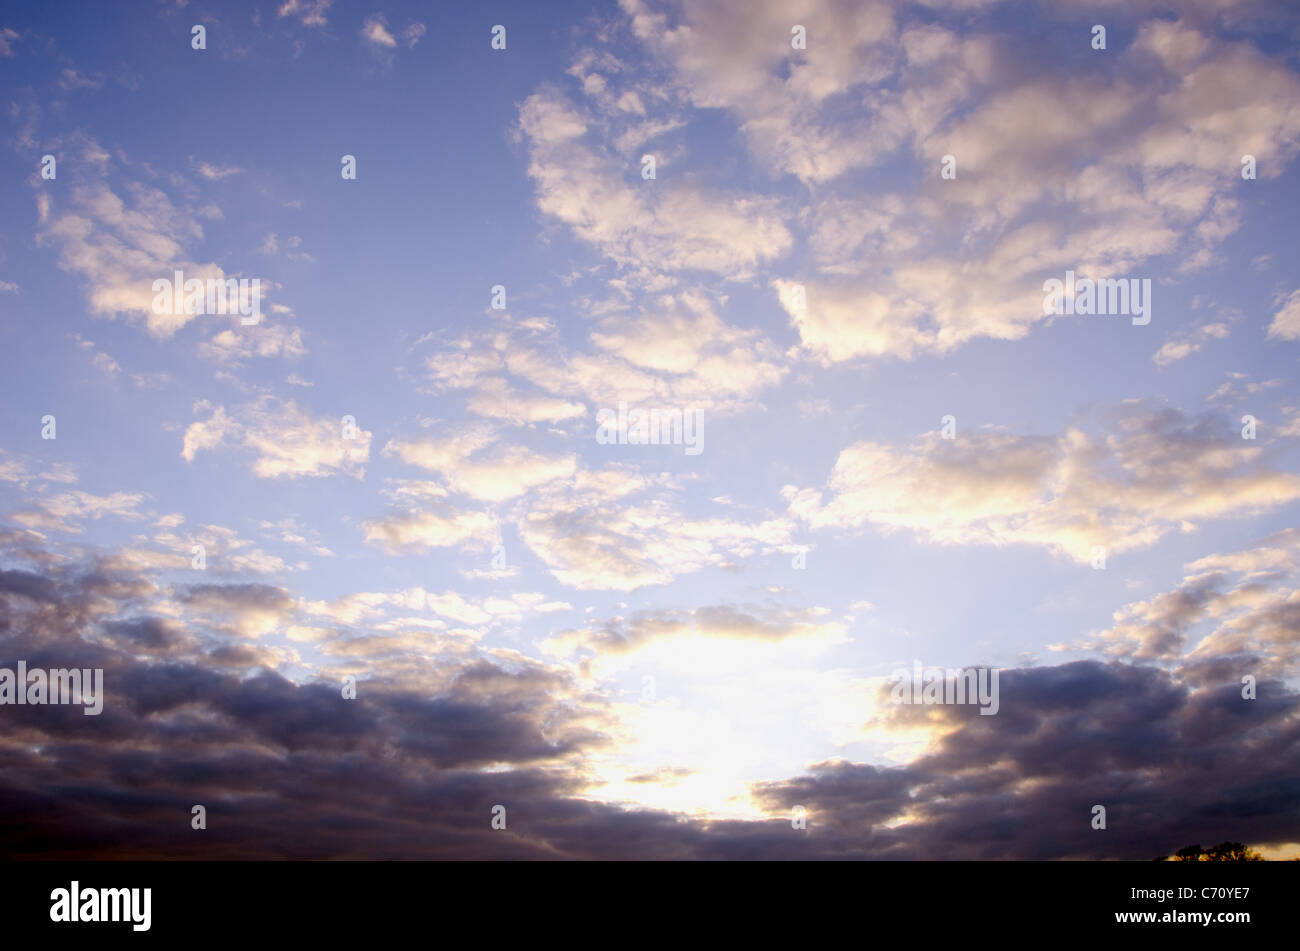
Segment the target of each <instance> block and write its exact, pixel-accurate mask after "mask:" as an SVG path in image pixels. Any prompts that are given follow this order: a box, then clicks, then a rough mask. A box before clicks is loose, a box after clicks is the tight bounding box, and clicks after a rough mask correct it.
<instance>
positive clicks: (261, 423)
mask: <svg viewBox="0 0 1300 951" xmlns="http://www.w3.org/2000/svg"><path fill="white" fill-rule="evenodd" d="M203 411H208V417H207V419H200V420H195V421H194V422H193V423H191V424H190V425H189V426H188V427H187V428H186V430H185V435H184V439H183V444H182V448H181V458H183V459H184V460H185V461H186V462H193V461H194V457H195V456H196V455H197V454H198V453H199V452H201V451H205V450H214V449H217V448H220V447H225V446H231V445H234V446H238V447H242V448H244V449H249V450H252V451H253V453H254V454H255V455H256V459H255V460H254V462H253V472H254V474H256V475H257V476H259V477H261V478H264V479H275V478H279V477H281V476H286V477H288V478H298V477H301V476H309V477H320V476H327V475H333V474H336V473H340V474H345V475H350V476H352V477H354V478H356V479H361V478H363V477H364V476H365V471H366V470H365V466H366V462H367V461H368V460H369V459H370V439H371V436H372V434H371V433H370V432H369V431H367V430H365V429H362V428H360V427H356V428H355V431H354V432H353V435H352V438H348V437H347V436H345V430H346V429H347V427H346V426H345V425H344V424H343V423H342V422H341V421H340V420H336V419H333V418H325V417H313V416H311V415H310V413H308V412H307V411H306V410H304V409H302V408H300V407H299V406H298V404H297V403H295V402H294V401H293V400H289V401H286V402H281V401H278V400H275V399H274V398H272V397H269V396H268V397H263V398H261V399H259V400H257V401H255V402H253V403H247V404H244V405H243V406H240V407H237V408H236V409H235V410H234V411H233V415H231V414H227V413H226V410H225V407H223V406H215V407H213V406H211V405H209V404H207V403H203V402H201V403H199V404H197V405H196V407H195V412H203Z"/></svg>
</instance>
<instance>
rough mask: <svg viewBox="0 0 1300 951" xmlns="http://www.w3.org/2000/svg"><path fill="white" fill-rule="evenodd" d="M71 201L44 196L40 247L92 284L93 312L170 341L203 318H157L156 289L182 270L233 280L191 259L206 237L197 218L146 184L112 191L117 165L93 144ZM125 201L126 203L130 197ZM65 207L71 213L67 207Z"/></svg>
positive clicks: (76, 175)
mask: <svg viewBox="0 0 1300 951" xmlns="http://www.w3.org/2000/svg"><path fill="white" fill-rule="evenodd" d="M69 164H70V167H71V169H72V171H71V174H70V176H69V178H70V180H71V181H70V183H69V185H68V187H67V190H66V192H65V191H64V190H63V189H60V191H59V194H60V195H61V196H62V195H65V194H66V196H67V197H66V198H64V197H60V198H58V199H57V201H58V202H59V204H58V205H57V206H56V204H55V201H56V199H52V198H51V197H50V195H49V193H45V192H42V193H41V194H39V195H38V196H37V211H38V227H37V232H36V240H37V244H38V245H41V246H47V245H54V246H56V247H57V248H58V249H59V258H58V263H59V267H60V268H62V269H63V270H65V271H68V272H69V273H72V274H75V275H77V276H79V277H80V278H82V280H83V281H85V282H86V284H87V294H88V298H89V300H88V303H89V307H90V312H91V313H92V314H95V315H100V316H117V315H125V316H127V317H128V318H131V319H133V320H137V321H139V320H141V319H142V320H143V323H144V326H145V328H146V329H147V330H148V332H149V333H150V334H152V335H153V336H155V337H160V338H167V337H170V336H172V335H173V334H175V333H176V331H178V330H179V329H181V328H182V327H184V326H185V325H186V324H188V323H189V322H190V321H192V320H195V319H197V318H196V315H193V314H185V313H179V314H176V313H172V311H171V308H168V309H167V310H166V311H165V312H164V313H155V311H154V308H153V302H154V297H155V293H154V291H153V287H152V285H153V282H154V281H155V280H158V279H161V278H166V279H167V280H172V276H173V273H174V271H176V270H181V271H183V272H184V273H185V277H186V278H187V279H190V278H197V279H199V280H210V279H223V278H225V277H227V274H226V272H225V271H223V270H222V269H221V268H220V267H218V266H217V265H216V264H200V263H196V262H194V261H191V260H189V259H188V258H187V256H186V251H185V246H186V244H188V243H191V242H196V241H197V240H198V239H200V238H201V237H202V236H203V229H202V226H201V225H200V224H199V221H198V217H199V216H198V215H197V214H196V213H195V212H193V211H191V210H189V209H188V208H185V207H178V206H177V205H176V204H174V203H173V202H172V199H171V198H170V197H168V195H167V194H166V193H164V192H163V191H162V190H161V189H159V188H156V187H154V186H152V185H147V184H144V183H142V182H139V181H125V182H123V184H121V185H120V186H114V185H111V184H110V178H111V177H113V173H114V160H113V159H112V158H110V157H109V155H108V154H107V153H106V152H104V151H103V150H102V149H101V148H100V147H99V145H98V144H97V143H96V142H95V141H94V140H92V139H84V140H81V142H80V155H79V157H78V160H77V161H76V162H74V163H69ZM122 195H125V196H126V197H125V198H123V197H122ZM65 206H66V207H65Z"/></svg>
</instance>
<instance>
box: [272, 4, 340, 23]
mask: <svg viewBox="0 0 1300 951" xmlns="http://www.w3.org/2000/svg"><path fill="white" fill-rule="evenodd" d="M333 3H334V0H284V3H282V4H280V9H279V10H278V11H277V13H276V16H277V17H278V18H280V19H283V18H284V17H293V18H294V19H296V20H297V21H298V22H299V23H301V24H302V25H303V26H317V27H319V26H324V25H325V24H326V23H327V22H329V21H328V20H327V19H326V18H325V14H326V13H327V12H328V11H329V8H330V6H331V5H333Z"/></svg>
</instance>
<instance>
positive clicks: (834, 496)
mask: <svg viewBox="0 0 1300 951" xmlns="http://www.w3.org/2000/svg"><path fill="white" fill-rule="evenodd" d="M784 494H785V496H786V498H787V499H788V500H789V502H790V509H791V512H792V513H793V514H795V515H797V516H799V517H800V518H802V519H804V520H806V521H807V522H808V524H809V525H810V526H811V527H813V528H816V529H825V528H832V527H835V528H853V527H858V526H862V525H868V524H869V525H875V526H877V527H879V528H881V529H884V530H886V531H888V530H892V529H907V530H909V531H913V532H916V533H917V534H919V535H920V536H921V537H922V538H924V539H926V540H927V541H929V542H932V543H936V544H950V545H951V544H963V545H970V544H983V545H1006V544H1031V545H1037V546H1041V547H1044V548H1047V549H1049V550H1052V551H1055V552H1059V553H1061V554H1063V555H1065V556H1067V557H1069V558H1072V559H1074V560H1076V561H1080V562H1087V561H1088V560H1089V559H1091V558H1092V557H1093V554H1094V553H1093V548H1094V546H1101V547H1104V548H1105V549H1107V550H1108V551H1109V552H1110V553H1120V552H1124V551H1129V550H1132V549H1136V548H1143V547H1146V546H1148V545H1151V544H1152V543H1154V542H1155V541H1156V540H1157V539H1159V538H1161V537H1163V536H1165V535H1166V534H1168V533H1170V532H1172V531H1191V530H1193V529H1194V528H1195V527H1196V525H1197V524H1198V523H1200V522H1203V521H1207V520H1209V519H1214V518H1221V517H1224V516H1227V515H1242V514H1252V513H1259V512H1263V511H1267V510H1269V509H1272V508H1275V507H1277V506H1279V505H1282V504H1284V503H1286V502H1290V501H1293V500H1295V499H1297V498H1300V477H1297V476H1295V475H1292V474H1290V473H1286V472H1280V471H1278V470H1276V469H1274V468H1271V467H1270V466H1269V465H1268V463H1267V461H1266V456H1265V455H1264V453H1263V450H1261V449H1260V448H1258V447H1256V446H1255V445H1253V444H1250V443H1246V442H1244V441H1243V440H1241V438H1240V435H1239V433H1238V432H1237V430H1236V429H1235V428H1234V427H1233V426H1232V425H1231V424H1229V423H1226V422H1224V421H1222V420H1220V419H1219V418H1218V417H1216V416H1213V415H1202V416H1199V417H1192V416H1188V415H1186V414H1184V413H1183V412H1181V411H1179V410H1176V409H1161V408H1155V407H1152V406H1148V405H1144V404H1140V403H1130V404H1125V405H1123V406H1121V407H1120V408H1118V409H1117V410H1116V411H1115V414H1114V416H1113V419H1112V421H1111V431H1110V433H1109V434H1108V435H1106V436H1099V435H1090V434H1089V433H1088V432H1086V431H1085V430H1084V429H1082V428H1077V427H1072V428H1070V429H1068V430H1067V431H1066V432H1064V433H1062V434H1061V435H1059V436H1018V435H1013V434H1008V433H1000V432H974V433H964V434H963V433H959V434H958V435H957V437H956V438H955V439H943V438H941V437H940V435H939V434H938V433H930V434H927V435H926V436H924V437H921V438H919V439H917V440H914V441H913V442H912V443H911V444H909V445H907V446H891V445H887V444H882V443H873V442H859V443H855V444H854V445H852V446H850V447H848V448H847V449H845V450H844V451H843V452H841V453H840V455H839V458H838V459H837V460H836V462H835V466H834V468H833V470H832V472H831V475H830V479H829V480H828V483H827V490H826V491H824V492H819V491H817V490H802V491H801V490H798V489H796V488H795V487H793V486H790V487H787V488H786V489H785V492H784Z"/></svg>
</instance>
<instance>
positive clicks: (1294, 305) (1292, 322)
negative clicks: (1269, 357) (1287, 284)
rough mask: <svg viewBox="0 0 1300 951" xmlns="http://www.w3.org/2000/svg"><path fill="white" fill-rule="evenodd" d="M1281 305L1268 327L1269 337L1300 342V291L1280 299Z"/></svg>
mask: <svg viewBox="0 0 1300 951" xmlns="http://www.w3.org/2000/svg"><path fill="white" fill-rule="evenodd" d="M1278 303H1279V304H1280V305H1281V306H1280V307H1279V309H1278V311H1277V313H1275V314H1274V315H1273V322H1272V323H1271V324H1269V325H1268V335H1269V336H1270V337H1277V338H1279V339H1281V340H1300V290H1297V291H1292V292H1291V294H1290V296H1288V297H1286V298H1285V299H1279V301H1278Z"/></svg>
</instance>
